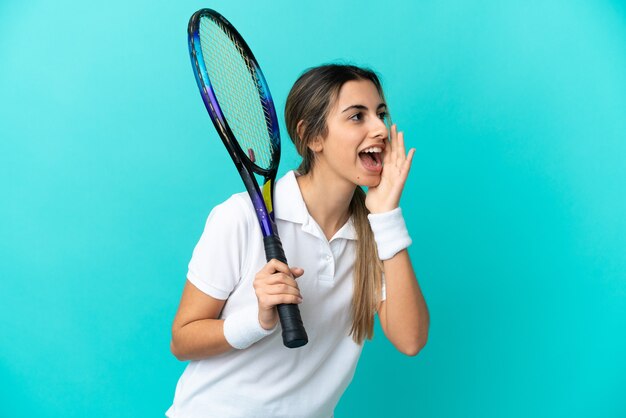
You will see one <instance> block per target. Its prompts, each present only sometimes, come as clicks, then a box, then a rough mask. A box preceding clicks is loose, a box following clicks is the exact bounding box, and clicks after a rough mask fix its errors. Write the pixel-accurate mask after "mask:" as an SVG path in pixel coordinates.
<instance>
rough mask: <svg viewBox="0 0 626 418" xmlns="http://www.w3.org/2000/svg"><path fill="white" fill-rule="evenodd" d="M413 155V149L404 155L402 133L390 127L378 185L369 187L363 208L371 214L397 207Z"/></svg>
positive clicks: (393, 126) (394, 127)
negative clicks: (365, 207) (389, 135)
mask: <svg viewBox="0 0 626 418" xmlns="http://www.w3.org/2000/svg"><path fill="white" fill-rule="evenodd" d="M414 154H415V148H411V149H410V150H409V153H408V154H407V153H406V149H405V147H404V133H403V132H398V127H397V126H396V125H395V124H394V125H392V126H391V138H390V141H389V143H388V144H387V146H386V147H385V150H384V152H383V171H382V173H381V178H380V183H379V184H378V186H376V187H370V188H369V189H368V191H367V197H366V198H365V206H367V209H368V210H369V211H370V212H371V213H382V212H388V211H390V210H393V209H395V208H397V207H398V205H399V203H400V196H401V195H402V190H403V189H404V183H405V182H406V179H407V176H408V175H409V170H410V168H411V162H412V161H413V155H414Z"/></svg>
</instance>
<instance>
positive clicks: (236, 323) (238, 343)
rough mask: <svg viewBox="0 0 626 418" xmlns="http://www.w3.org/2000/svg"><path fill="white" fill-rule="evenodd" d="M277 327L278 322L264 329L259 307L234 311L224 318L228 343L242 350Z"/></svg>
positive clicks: (225, 335)
mask: <svg viewBox="0 0 626 418" xmlns="http://www.w3.org/2000/svg"><path fill="white" fill-rule="evenodd" d="M277 327H278V323H277V324H276V326H274V328H272V329H270V330H266V329H264V328H263V327H262V326H261V324H260V323H259V308H258V307H257V306H252V307H250V308H246V309H243V310H241V311H238V312H233V313H232V314H230V315H228V316H227V317H226V320H224V337H225V338H226V341H228V344H230V345H231V346H233V347H234V348H236V349H239V350H241V349H244V348H248V347H250V346H251V345H252V344H254V343H255V342H257V341H259V340H260V339H262V338H263V337H266V336H268V335H270V334H272V333H273V332H274V331H276V328H277Z"/></svg>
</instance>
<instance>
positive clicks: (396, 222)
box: [367, 207, 413, 260]
mask: <svg viewBox="0 0 626 418" xmlns="http://www.w3.org/2000/svg"><path fill="white" fill-rule="evenodd" d="M367 218H368V219H369V221H370V226H371V227H372V231H373V232H374V240H376V246H377V247H378V257H379V258H380V259H381V260H389V259H390V258H392V257H393V256H394V255H396V254H397V253H399V252H400V251H402V250H404V249H405V248H407V247H408V246H409V245H411V243H412V242H413V241H412V240H411V237H410V236H409V231H408V230H407V229H406V224H405V223H404V217H403V216H402V209H400V208H399V207H398V208H395V209H394V210H391V211H389V212H384V213H370V214H369V215H367Z"/></svg>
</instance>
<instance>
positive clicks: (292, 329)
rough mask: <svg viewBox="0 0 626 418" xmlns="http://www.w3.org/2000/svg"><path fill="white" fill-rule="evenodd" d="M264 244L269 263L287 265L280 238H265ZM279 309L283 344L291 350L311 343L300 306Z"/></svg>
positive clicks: (286, 305)
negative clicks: (273, 261)
mask: <svg viewBox="0 0 626 418" xmlns="http://www.w3.org/2000/svg"><path fill="white" fill-rule="evenodd" d="M263 244H265V257H266V258H267V261H270V260H271V259H273V258H275V259H276V260H278V261H282V262H283V263H285V264H287V257H285V252H284V251H283V245H282V243H281V242H280V238H278V237H277V236H275V235H270V236H269V237H263ZM277 308H278V317H279V318H280V326H281V327H282V329H283V344H285V346H286V347H289V348H297V347H302V346H303V345H305V344H306V343H307V342H309V338H308V337H307V335H306V331H305V330H304V325H303V324H302V317H301V316H300V309H299V308H298V305H295V304H281V305H278V306H277Z"/></svg>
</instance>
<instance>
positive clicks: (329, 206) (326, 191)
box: [297, 170, 355, 241]
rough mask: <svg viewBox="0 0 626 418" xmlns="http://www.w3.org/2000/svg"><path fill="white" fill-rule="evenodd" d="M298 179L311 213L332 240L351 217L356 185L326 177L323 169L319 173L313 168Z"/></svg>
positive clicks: (328, 238)
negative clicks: (351, 205)
mask: <svg viewBox="0 0 626 418" xmlns="http://www.w3.org/2000/svg"><path fill="white" fill-rule="evenodd" d="M297 180H298V186H299V187H300V192H301V193H302V198H303V199H304V203H305V204H306V207H307V210H308V211H309V214H310V215H311V216H312V217H313V219H315V222H317V224H318V225H319V226H320V228H322V231H323V232H324V235H325V236H326V239H327V240H329V241H330V239H331V238H332V237H333V236H334V235H335V234H336V233H337V231H339V229H341V227H342V226H343V225H344V224H345V223H346V222H347V221H348V218H349V217H350V211H349V208H350V201H351V200H352V196H353V195H354V190H355V185H354V184H352V183H349V182H341V181H337V179H336V178H332V179H331V178H325V176H324V172H323V171H322V170H320V171H319V172H317V173H314V170H311V171H310V172H308V173H307V174H303V175H302V176H299V177H297Z"/></svg>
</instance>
